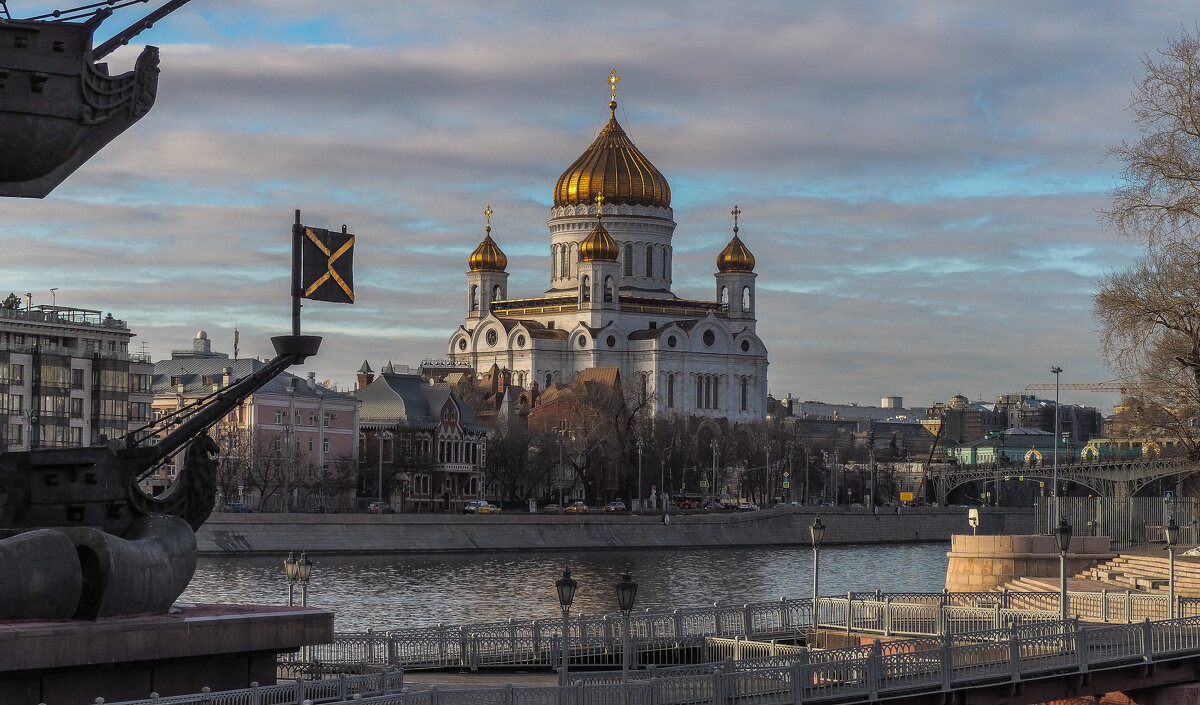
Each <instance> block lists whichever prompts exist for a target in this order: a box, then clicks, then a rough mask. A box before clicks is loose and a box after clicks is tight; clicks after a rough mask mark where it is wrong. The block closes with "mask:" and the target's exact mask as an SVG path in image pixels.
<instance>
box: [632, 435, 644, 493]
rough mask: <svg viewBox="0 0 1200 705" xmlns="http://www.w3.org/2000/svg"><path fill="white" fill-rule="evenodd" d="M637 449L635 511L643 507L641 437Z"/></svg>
mask: <svg viewBox="0 0 1200 705" xmlns="http://www.w3.org/2000/svg"><path fill="white" fill-rule="evenodd" d="M637 449H638V483H637V501H636V502H635V503H634V506H633V509H634V511H641V509H642V439H641V437H638V439H637Z"/></svg>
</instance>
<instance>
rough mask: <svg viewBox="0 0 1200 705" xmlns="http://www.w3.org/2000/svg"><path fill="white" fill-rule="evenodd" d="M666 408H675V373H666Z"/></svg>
mask: <svg viewBox="0 0 1200 705" xmlns="http://www.w3.org/2000/svg"><path fill="white" fill-rule="evenodd" d="M667 408H668V409H674V408H675V375H673V374H669V375H667Z"/></svg>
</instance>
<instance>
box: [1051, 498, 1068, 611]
mask: <svg viewBox="0 0 1200 705" xmlns="http://www.w3.org/2000/svg"><path fill="white" fill-rule="evenodd" d="M1071 533H1072V530H1071V525H1070V524H1068V523H1067V520H1066V519H1059V520H1058V528H1056V529H1055V530H1054V540H1055V541H1056V542H1057V543H1058V556H1059V557H1058V573H1059V587H1060V592H1059V597H1058V601H1059V605H1060V606H1061V607H1062V620H1063V621H1064V622H1065V621H1067V614H1068V610H1067V607H1068V605H1067V551H1068V550H1069V549H1070V548H1071Z"/></svg>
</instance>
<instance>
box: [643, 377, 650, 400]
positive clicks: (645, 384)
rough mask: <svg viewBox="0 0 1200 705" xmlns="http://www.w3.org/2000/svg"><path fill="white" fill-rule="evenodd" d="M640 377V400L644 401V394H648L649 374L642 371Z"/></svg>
mask: <svg viewBox="0 0 1200 705" xmlns="http://www.w3.org/2000/svg"><path fill="white" fill-rule="evenodd" d="M641 378H642V399H641V400H642V401H646V395H648V394H649V393H650V375H648V374H646V373H645V372H643V373H642V374H641Z"/></svg>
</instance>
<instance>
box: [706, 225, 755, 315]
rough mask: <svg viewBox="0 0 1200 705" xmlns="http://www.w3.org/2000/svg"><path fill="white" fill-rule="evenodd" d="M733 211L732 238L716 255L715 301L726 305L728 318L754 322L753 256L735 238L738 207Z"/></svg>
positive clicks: (736, 235) (736, 237) (740, 241)
mask: <svg viewBox="0 0 1200 705" xmlns="http://www.w3.org/2000/svg"><path fill="white" fill-rule="evenodd" d="M730 213H732V214H733V239H731V240H730V241H729V244H727V245H725V249H723V250H721V254H719V255H717V274H716V277H717V301H718V302H719V303H723V304H728V306H729V318H730V319H731V320H738V319H741V320H747V321H750V322H751V323H753V322H754V320H755V318H754V279H755V278H756V277H757V276H758V275H757V274H755V273H754V255H752V254H750V249H749V248H748V247H746V245H745V243H743V242H742V240H741V238H739V237H738V216H740V215H741V214H742V209H741V208H738V207H737V206H736V205H735V206H734V207H733V210H732V211H730Z"/></svg>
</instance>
